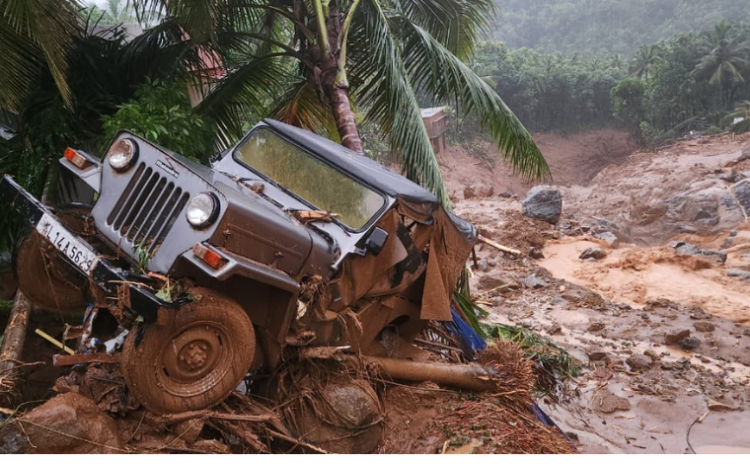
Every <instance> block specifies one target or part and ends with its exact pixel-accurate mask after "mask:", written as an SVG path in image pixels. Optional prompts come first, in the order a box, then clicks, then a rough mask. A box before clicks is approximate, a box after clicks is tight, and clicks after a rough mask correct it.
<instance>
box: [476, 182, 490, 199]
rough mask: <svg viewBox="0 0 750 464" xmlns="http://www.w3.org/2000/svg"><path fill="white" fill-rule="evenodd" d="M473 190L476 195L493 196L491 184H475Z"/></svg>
mask: <svg viewBox="0 0 750 464" xmlns="http://www.w3.org/2000/svg"><path fill="white" fill-rule="evenodd" d="M474 192H476V194H477V196H480V197H484V198H489V197H492V196H495V187H493V186H491V185H478V186H477V185H475V186H474Z"/></svg>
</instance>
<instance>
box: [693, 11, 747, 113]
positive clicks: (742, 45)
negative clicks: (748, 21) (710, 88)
mask: <svg viewBox="0 0 750 464" xmlns="http://www.w3.org/2000/svg"><path fill="white" fill-rule="evenodd" d="M704 41H705V46H706V51H707V53H706V55H705V56H703V58H702V59H701V60H700V62H699V63H698V65H696V67H695V69H694V70H693V76H694V77H695V78H696V79H699V80H705V81H708V83H709V84H711V85H714V86H717V87H719V92H720V94H721V99H722V106H723V107H725V108H726V107H729V106H731V104H732V102H733V100H734V93H735V92H736V90H737V88H738V87H739V86H740V85H742V84H744V83H745V75H749V74H750V41H749V40H748V38H747V34H746V33H744V31H742V30H741V29H737V28H736V27H735V26H733V25H732V24H728V23H726V22H725V21H721V22H720V23H718V24H716V26H714V30H713V31H710V32H708V33H706V34H705V35H704Z"/></svg>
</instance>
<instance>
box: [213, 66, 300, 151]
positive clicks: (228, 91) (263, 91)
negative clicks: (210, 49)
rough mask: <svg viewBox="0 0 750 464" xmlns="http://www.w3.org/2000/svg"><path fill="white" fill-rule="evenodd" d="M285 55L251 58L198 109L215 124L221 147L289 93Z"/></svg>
mask: <svg viewBox="0 0 750 464" xmlns="http://www.w3.org/2000/svg"><path fill="white" fill-rule="evenodd" d="M286 59H288V56H287V55H286V54H284V53H277V54H271V55H266V56H263V57H260V58H254V57H250V58H249V59H248V60H247V61H246V62H245V63H243V64H242V65H241V66H239V67H237V68H236V69H233V70H231V71H230V72H229V74H228V75H227V76H226V77H225V78H224V79H222V81H221V82H220V83H219V84H218V86H217V87H216V88H215V89H214V90H213V91H212V92H211V93H210V94H209V95H208V96H207V97H206V99H205V100H203V102H202V103H201V104H200V106H199V107H198V109H199V111H201V112H202V113H204V114H206V115H208V116H210V117H211V118H212V119H213V120H214V121H216V123H217V126H218V129H219V134H218V140H217V145H218V147H228V146H231V145H232V143H233V142H234V141H235V140H236V139H237V138H238V137H240V136H242V133H243V129H244V126H245V125H246V124H247V123H248V122H253V121H254V120H257V119H259V118H261V117H264V116H265V115H267V114H268V112H269V108H270V107H271V106H273V103H274V102H275V101H276V99H277V98H278V96H279V95H283V94H284V93H285V92H286V91H287V90H288V83H289V82H290V76H289V73H288V66H287V65H288V63H285V62H284V60H286Z"/></svg>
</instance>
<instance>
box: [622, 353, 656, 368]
mask: <svg viewBox="0 0 750 464" xmlns="http://www.w3.org/2000/svg"><path fill="white" fill-rule="evenodd" d="M625 362H626V363H627V364H628V366H630V368H631V369H632V370H634V371H647V370H649V369H651V366H653V364H654V360H653V359H651V358H649V357H648V356H646V355H645V354H634V355H632V356H631V357H629V358H628V359H627V360H626V361H625Z"/></svg>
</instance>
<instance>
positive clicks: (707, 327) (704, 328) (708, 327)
mask: <svg viewBox="0 0 750 464" xmlns="http://www.w3.org/2000/svg"><path fill="white" fill-rule="evenodd" d="M693 327H695V330H696V331H697V332H713V331H714V330H716V326H715V325H714V324H712V323H710V322H708V321H697V322H694V323H693Z"/></svg>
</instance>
